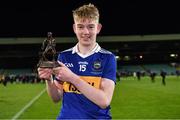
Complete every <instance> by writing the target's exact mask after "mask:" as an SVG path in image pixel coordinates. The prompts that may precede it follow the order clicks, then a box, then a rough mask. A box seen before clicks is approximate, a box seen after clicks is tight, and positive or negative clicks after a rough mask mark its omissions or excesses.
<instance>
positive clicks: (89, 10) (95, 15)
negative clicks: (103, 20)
mask: <svg viewBox="0 0 180 120" xmlns="http://www.w3.org/2000/svg"><path fill="white" fill-rule="evenodd" d="M73 18H74V20H81V19H85V18H88V19H91V20H97V22H99V10H98V9H97V7H96V6H94V5H93V4H91V3H89V4H87V5H83V6H81V7H79V8H77V9H75V10H73Z"/></svg>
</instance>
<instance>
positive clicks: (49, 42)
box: [37, 32, 60, 68]
mask: <svg viewBox="0 0 180 120" xmlns="http://www.w3.org/2000/svg"><path fill="white" fill-rule="evenodd" d="M55 47H56V42H55V39H54V38H53V37H52V33H51V32H48V34H47V39H45V40H44V41H43V44H42V46H41V51H40V53H39V54H40V60H39V63H38V65H37V67H40V68H54V67H59V66H60V65H59V63H58V62H57V61H55V59H56V58H55V57H56V49H55Z"/></svg>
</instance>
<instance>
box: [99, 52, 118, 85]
mask: <svg viewBox="0 0 180 120" xmlns="http://www.w3.org/2000/svg"><path fill="white" fill-rule="evenodd" d="M102 77H103V78H108V79H110V80H113V81H114V82H116V58H115V56H114V55H113V54H110V55H109V57H108V58H107V61H106V64H105V66H104V71H103V75H102Z"/></svg>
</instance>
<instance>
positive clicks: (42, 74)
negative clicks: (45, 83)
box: [38, 68, 53, 80]
mask: <svg viewBox="0 0 180 120" xmlns="http://www.w3.org/2000/svg"><path fill="white" fill-rule="evenodd" d="M52 73H53V70H52V69H50V68H38V75H39V78H40V79H45V80H51V75H52Z"/></svg>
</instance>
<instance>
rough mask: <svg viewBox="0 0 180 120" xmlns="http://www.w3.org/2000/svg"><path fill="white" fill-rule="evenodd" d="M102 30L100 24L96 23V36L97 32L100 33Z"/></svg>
mask: <svg viewBox="0 0 180 120" xmlns="http://www.w3.org/2000/svg"><path fill="white" fill-rule="evenodd" d="M101 28H102V24H100V23H98V25H97V34H99V32H100V31H101Z"/></svg>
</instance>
